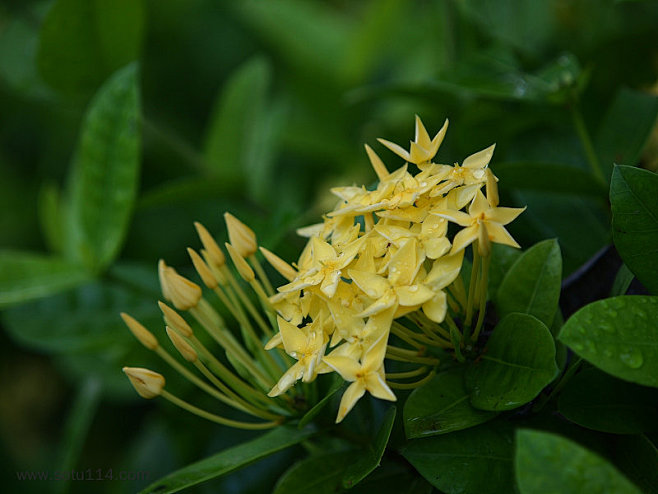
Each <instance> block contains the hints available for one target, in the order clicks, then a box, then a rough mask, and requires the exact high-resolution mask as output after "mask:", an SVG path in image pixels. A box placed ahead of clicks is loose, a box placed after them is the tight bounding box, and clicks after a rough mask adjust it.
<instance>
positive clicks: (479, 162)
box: [462, 144, 496, 168]
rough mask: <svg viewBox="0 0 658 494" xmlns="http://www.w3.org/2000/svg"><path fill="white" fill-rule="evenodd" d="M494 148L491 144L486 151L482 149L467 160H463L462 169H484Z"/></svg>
mask: <svg viewBox="0 0 658 494" xmlns="http://www.w3.org/2000/svg"><path fill="white" fill-rule="evenodd" d="M495 148H496V145H495V144H492V145H491V146H489V147H488V148H486V149H483V150H482V151H478V152H477V153H475V154H472V155H470V156H469V157H468V158H466V159H465V160H464V162H463V163H462V167H464V168H484V167H486V166H487V165H488V164H489V162H490V161H491V157H492V156H493V153H494V149H495Z"/></svg>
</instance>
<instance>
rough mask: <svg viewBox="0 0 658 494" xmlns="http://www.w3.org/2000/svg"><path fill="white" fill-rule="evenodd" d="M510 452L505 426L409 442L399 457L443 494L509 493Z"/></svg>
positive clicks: (492, 424)
mask: <svg viewBox="0 0 658 494" xmlns="http://www.w3.org/2000/svg"><path fill="white" fill-rule="evenodd" d="M513 454H514V448H513V444H512V432H511V430H510V428H509V427H508V426H507V424H506V423H504V422H500V421H496V422H490V423H488V424H484V425H480V426H478V427H474V428H471V429H466V430H463V431H458V432H454V433H452V434H444V435H441V436H434V437H428V438H424V439H413V440H411V441H409V443H408V444H407V445H406V446H405V447H404V448H403V449H402V455H403V456H404V457H405V458H406V459H407V460H409V462H410V463H411V464H412V465H413V466H414V467H415V468H416V470H418V472H419V473H420V474H421V475H422V476H423V477H425V479H427V481H428V482H430V483H431V484H432V485H433V486H434V487H436V488H437V489H439V490H440V491H441V492H445V493H446V494H481V493H483V492H487V493H490V494H509V493H510V492H513V489H514V487H513V485H514V473H513V470H512V460H513Z"/></svg>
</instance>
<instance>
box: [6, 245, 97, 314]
mask: <svg viewBox="0 0 658 494" xmlns="http://www.w3.org/2000/svg"><path fill="white" fill-rule="evenodd" d="M89 279H90V275H89V273H88V272H87V271H86V270H84V269H83V268H81V267H80V266H76V265H74V264H71V263H70V262H68V261H65V260H64V259H59V258H56V257H48V256H44V255H41V254H33V253H29V252H19V251H0V307H7V306H9V305H14V304H19V303H22V302H26V301H28V300H34V299H37V298H41V297H45V296H48V295H52V294H54V293H58V292H61V291H64V290H67V289H69V288H72V287H74V286H77V285H80V284H81V283H84V282H85V281H87V280H89Z"/></svg>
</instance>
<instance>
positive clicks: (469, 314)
mask: <svg viewBox="0 0 658 494" xmlns="http://www.w3.org/2000/svg"><path fill="white" fill-rule="evenodd" d="M479 272H480V252H479V249H478V241H477V240H476V241H475V242H473V265H472V266H471V281H470V283H469V285H468V302H467V303H466V318H465V319H464V338H465V339H468V338H469V336H470V327H471V319H472V318H473V308H474V307H473V306H474V305H475V289H476V287H477V279H478V276H479V274H480V273H479Z"/></svg>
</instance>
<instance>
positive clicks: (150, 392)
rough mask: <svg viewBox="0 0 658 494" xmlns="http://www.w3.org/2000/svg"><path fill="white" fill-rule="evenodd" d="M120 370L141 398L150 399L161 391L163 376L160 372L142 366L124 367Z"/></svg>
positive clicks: (163, 383)
mask: <svg viewBox="0 0 658 494" xmlns="http://www.w3.org/2000/svg"><path fill="white" fill-rule="evenodd" d="M122 370H123V373H124V374H125V375H126V376H128V379H130V383H131V384H132V385H133V387H134V388H135V391H137V393H138V394H139V396H141V397H142V398H146V399H147V400H150V399H151V398H155V397H156V396H160V394H161V393H162V388H164V385H165V378H164V376H162V374H158V373H157V372H153V371H152V370H149V369H144V368H142V367H124V368H123V369H122Z"/></svg>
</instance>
